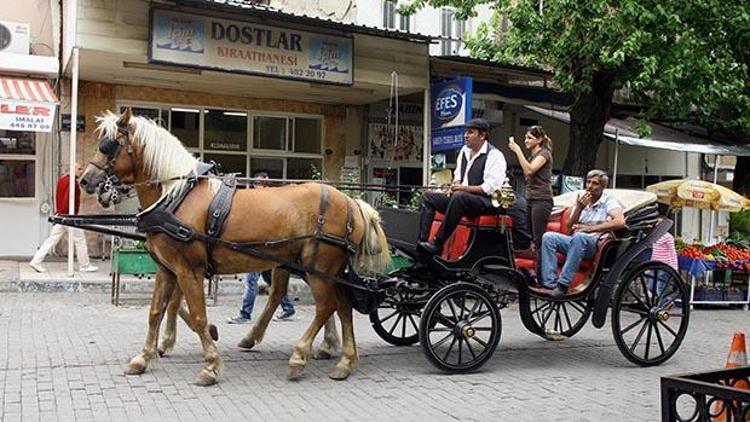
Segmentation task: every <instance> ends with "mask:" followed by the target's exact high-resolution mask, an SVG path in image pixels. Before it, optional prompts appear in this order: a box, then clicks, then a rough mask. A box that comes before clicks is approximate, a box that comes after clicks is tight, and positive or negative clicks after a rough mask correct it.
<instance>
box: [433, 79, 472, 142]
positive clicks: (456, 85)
mask: <svg viewBox="0 0 750 422" xmlns="http://www.w3.org/2000/svg"><path fill="white" fill-rule="evenodd" d="M471 87H472V79H471V78H466V77H465V78H457V79H454V80H451V81H447V82H440V83H436V84H432V88H431V91H432V107H431V108H432V110H431V112H432V113H431V114H432V130H439V129H446V128H449V127H455V126H463V125H464V124H465V123H466V121H467V120H469V119H471V94H472V92H471Z"/></svg>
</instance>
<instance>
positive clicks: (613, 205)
mask: <svg viewBox="0 0 750 422" xmlns="http://www.w3.org/2000/svg"><path fill="white" fill-rule="evenodd" d="M608 184H609V176H607V173H606V172H604V171H602V170H591V171H590V172H588V174H587V175H586V192H585V193H583V194H582V195H579V196H578V199H576V204H575V205H574V208H573V213H572V214H571V216H570V221H569V222H568V229H569V230H570V232H571V233H572V235H566V234H562V233H557V232H546V233H544V235H543V236H542V247H541V249H542V250H541V259H542V263H541V265H540V268H541V272H542V274H541V275H542V279H541V282H542V284H543V285H544V287H546V288H548V289H552V290H551V291H550V292H548V293H549V295H550V296H551V297H553V298H561V297H562V296H563V295H565V292H566V291H567V290H568V286H569V285H570V282H571V281H572V280H573V277H574V276H575V274H576V272H578V268H579V267H580V265H581V261H582V260H584V259H590V258H591V257H593V256H594V253H595V252H596V248H597V243H598V241H599V237H600V236H601V235H602V234H604V233H606V232H609V231H613V230H618V229H621V228H623V227H625V215H624V214H623V206H622V204H621V203H620V201H618V200H617V198H615V197H614V196H612V195H609V194H607V193H605V192H604V189H605V188H606V187H607V185H608ZM557 252H559V253H563V254H565V264H564V265H563V267H562V270H561V271H560V274H559V276H558V275H557V274H556V270H557Z"/></svg>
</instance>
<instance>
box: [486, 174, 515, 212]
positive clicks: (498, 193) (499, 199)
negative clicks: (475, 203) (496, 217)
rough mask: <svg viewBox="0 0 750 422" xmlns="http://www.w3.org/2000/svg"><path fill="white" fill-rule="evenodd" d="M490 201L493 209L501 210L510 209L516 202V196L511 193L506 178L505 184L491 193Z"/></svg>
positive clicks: (511, 189)
mask: <svg viewBox="0 0 750 422" xmlns="http://www.w3.org/2000/svg"><path fill="white" fill-rule="evenodd" d="M490 200H491V201H492V206H493V207H495V208H503V209H508V208H510V207H511V205H513V203H514V202H516V194H515V193H513V188H512V187H511V186H510V183H509V182H508V178H507V177H506V178H505V182H503V186H502V187H500V189H495V191H494V192H492V195H490Z"/></svg>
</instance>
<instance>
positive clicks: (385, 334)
mask: <svg viewBox="0 0 750 422" xmlns="http://www.w3.org/2000/svg"><path fill="white" fill-rule="evenodd" d="M423 296H425V292H424V291H420V290H416V289H412V288H409V287H408V286H407V285H406V284H405V283H401V284H399V285H396V286H394V287H392V288H389V289H387V290H386V294H385V297H384V298H383V300H382V301H381V302H380V305H378V308H377V309H375V310H374V311H372V312H371V313H370V323H371V324H372V329H373V330H375V332H376V333H377V334H378V336H380V338H382V339H383V340H385V341H386V342H388V343H390V344H392V345H394V346H411V345H412V344H415V343H416V342H418V341H419V320H420V315H421V312H422V306H424V303H425V302H426V301H427V300H426V299H425V298H424V297H423Z"/></svg>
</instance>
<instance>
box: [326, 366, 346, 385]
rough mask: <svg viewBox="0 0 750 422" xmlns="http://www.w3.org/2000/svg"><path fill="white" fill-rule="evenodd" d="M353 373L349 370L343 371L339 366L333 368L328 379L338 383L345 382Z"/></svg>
mask: <svg viewBox="0 0 750 422" xmlns="http://www.w3.org/2000/svg"><path fill="white" fill-rule="evenodd" d="M351 373H352V372H351V371H349V370H348V369H342V368H339V367H338V366H337V367H335V368H333V370H332V371H331V373H330V374H328V378H330V379H332V380H336V381H343V380H345V379H347V378H349V375H351Z"/></svg>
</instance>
